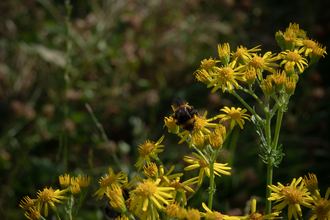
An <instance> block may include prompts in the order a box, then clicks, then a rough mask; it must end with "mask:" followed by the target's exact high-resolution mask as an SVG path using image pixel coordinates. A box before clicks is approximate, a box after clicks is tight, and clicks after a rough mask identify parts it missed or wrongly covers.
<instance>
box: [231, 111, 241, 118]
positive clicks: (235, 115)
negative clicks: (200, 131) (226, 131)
mask: <svg viewBox="0 0 330 220" xmlns="http://www.w3.org/2000/svg"><path fill="white" fill-rule="evenodd" d="M228 115H229V116H230V117H231V118H232V119H240V118H241V113H240V112H239V111H237V110H231V111H230V112H229V113H228Z"/></svg>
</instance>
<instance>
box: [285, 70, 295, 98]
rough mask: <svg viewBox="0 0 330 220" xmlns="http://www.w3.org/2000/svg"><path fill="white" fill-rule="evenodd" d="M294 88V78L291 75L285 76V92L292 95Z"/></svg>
mask: <svg viewBox="0 0 330 220" xmlns="http://www.w3.org/2000/svg"><path fill="white" fill-rule="evenodd" d="M294 75H296V74H294ZM295 88H296V79H295V78H294V77H293V76H290V77H287V78H286V81H285V91H286V93H287V94H289V95H292V94H293V93H294V90H295Z"/></svg>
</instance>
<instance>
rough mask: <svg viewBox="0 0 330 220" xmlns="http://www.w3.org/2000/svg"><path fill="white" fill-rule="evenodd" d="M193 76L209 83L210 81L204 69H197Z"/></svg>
mask: <svg viewBox="0 0 330 220" xmlns="http://www.w3.org/2000/svg"><path fill="white" fill-rule="evenodd" d="M194 75H195V78H196V80H197V81H199V82H202V83H205V84H207V85H208V84H209V82H210V74H209V72H207V71H206V70H205V69H198V70H196V71H195V72H194Z"/></svg>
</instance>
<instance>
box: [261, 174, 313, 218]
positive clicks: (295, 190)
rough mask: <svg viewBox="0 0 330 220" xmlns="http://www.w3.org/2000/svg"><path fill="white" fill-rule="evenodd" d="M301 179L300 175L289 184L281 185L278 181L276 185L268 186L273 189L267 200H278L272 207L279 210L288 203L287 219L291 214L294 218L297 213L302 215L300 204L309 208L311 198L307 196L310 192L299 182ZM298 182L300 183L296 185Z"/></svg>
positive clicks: (296, 216)
mask: <svg viewBox="0 0 330 220" xmlns="http://www.w3.org/2000/svg"><path fill="white" fill-rule="evenodd" d="M301 180H302V178H301V177H300V178H299V179H298V180H296V178H294V179H293V180H292V182H291V184H290V185H289V186H283V185H282V184H281V183H278V186H275V185H271V186H268V187H269V188H270V189H271V190H272V191H273V193H271V197H269V198H268V200H270V201H275V202H276V203H278V202H280V203H279V204H278V205H276V206H274V207H273V209H275V210H276V211H280V210H282V209H283V208H284V207H285V206H286V205H288V206H289V208H288V209H289V211H288V218H289V220H291V218H292V215H293V216H294V218H295V219H297V218H298V215H299V216H300V217H301V216H302V212H301V208H300V205H303V206H306V207H308V208H311V204H310V202H311V201H312V198H311V197H310V196H309V195H310V192H308V189H307V188H306V187H304V183H303V182H301ZM300 182H301V184H300V186H298V184H299V183H300Z"/></svg>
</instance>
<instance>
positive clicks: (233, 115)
mask: <svg viewBox="0 0 330 220" xmlns="http://www.w3.org/2000/svg"><path fill="white" fill-rule="evenodd" d="M220 111H224V112H226V113H227V114H220V115H219V118H222V119H221V120H220V123H221V122H223V121H227V120H229V119H230V129H233V128H234V126H235V125H236V123H237V124H238V125H239V126H240V127H241V129H243V125H244V123H245V121H244V119H247V120H249V121H250V119H249V117H250V116H249V115H248V114H245V112H246V111H247V110H246V109H243V110H242V109H241V108H237V109H235V108H234V107H231V109H229V108H228V107H227V106H225V107H224V108H222V109H220Z"/></svg>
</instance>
